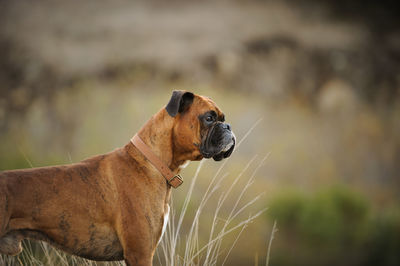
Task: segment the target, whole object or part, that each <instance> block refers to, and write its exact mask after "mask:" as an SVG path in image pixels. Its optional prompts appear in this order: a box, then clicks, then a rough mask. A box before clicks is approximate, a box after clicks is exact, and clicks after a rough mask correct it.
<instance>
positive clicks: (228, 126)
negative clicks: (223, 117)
mask: <svg viewBox="0 0 400 266" xmlns="http://www.w3.org/2000/svg"><path fill="white" fill-rule="evenodd" d="M222 127H223V129H227V130H229V131H231V125H229V124H228V123H225V124H223V126H222Z"/></svg>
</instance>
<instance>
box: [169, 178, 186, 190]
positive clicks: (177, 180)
mask: <svg viewBox="0 0 400 266" xmlns="http://www.w3.org/2000/svg"><path fill="white" fill-rule="evenodd" d="M182 183H183V179H182V177H181V176H180V175H174V176H173V177H172V178H171V179H169V180H168V184H169V185H171V186H172V187H173V188H177V187H179V186H180V185H182Z"/></svg>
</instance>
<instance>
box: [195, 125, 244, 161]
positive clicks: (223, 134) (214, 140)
mask: <svg viewBox="0 0 400 266" xmlns="http://www.w3.org/2000/svg"><path fill="white" fill-rule="evenodd" d="M235 144H236V137H235V134H233V132H232V130H231V127H230V125H229V124H227V123H222V122H217V123H216V124H215V125H214V126H212V127H211V128H210V130H209V131H208V134H207V135H206V136H205V137H204V138H203V141H202V144H201V147H200V151H201V153H202V155H203V157H204V158H211V157H212V158H213V159H214V160H215V161H221V160H222V159H225V158H228V157H229V156H230V155H231V154H232V152H233V150H234V148H235Z"/></svg>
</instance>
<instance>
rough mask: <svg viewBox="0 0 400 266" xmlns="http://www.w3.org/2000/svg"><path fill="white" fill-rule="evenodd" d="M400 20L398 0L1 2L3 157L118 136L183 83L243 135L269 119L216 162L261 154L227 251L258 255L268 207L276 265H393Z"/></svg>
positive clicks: (60, 159)
mask: <svg viewBox="0 0 400 266" xmlns="http://www.w3.org/2000/svg"><path fill="white" fill-rule="evenodd" d="M399 26H400V20H399V9H398V8H397V3H396V1H392V0H382V1H373V0H364V1H361V0H354V1H344V0H319V1H317V0H297V1H289V0H252V1H244V0H225V1H224V0H220V1H219V0H214V1H213V0H204V1H193V0H192V1H191V0H189V1H180V0H174V1H168V2H165V1H157V0H150V1H123V0H115V1H105V0H96V1H94V0H87V1H63V2H61V1H52V0H37V1H21V0H14V1H11V0H9V1H0V170H6V169H16V168H28V167H31V166H34V167H38V166H45V165H55V164H64V163H70V162H78V161H80V160H82V159H84V158H87V157H89V156H92V155H95V154H99V153H106V152H108V151H111V150H113V149H115V148H117V147H121V146H123V145H124V144H126V143H127V142H128V141H129V139H130V138H131V137H132V136H133V134H134V133H135V132H136V131H137V130H138V129H139V128H140V127H141V125H142V124H143V123H144V122H145V121H147V119H148V118H150V116H151V115H152V114H154V113H155V112H157V111H158V110H159V109H160V108H162V107H163V106H164V105H165V104H166V103H167V102H168V100H169V97H170V95H171V92H172V90H173V89H186V90H190V91H193V92H195V93H198V94H202V95H207V96H210V97H211V98H212V99H213V100H214V101H215V102H216V103H217V104H218V105H219V107H221V109H222V110H223V111H224V112H225V114H226V118H227V121H229V122H230V123H231V125H232V127H233V129H234V131H235V133H236V135H237V137H238V138H239V139H241V138H242V137H243V136H244V135H245V134H246V132H248V130H249V129H250V128H251V127H252V126H253V125H255V123H256V121H258V120H259V119H262V120H261V122H260V123H259V124H258V125H257V126H256V128H255V129H254V130H253V131H252V132H251V134H250V135H249V137H248V138H247V139H246V140H245V141H244V142H243V144H242V145H241V146H240V147H239V148H238V149H237V150H236V152H235V153H234V155H233V156H232V157H231V159H230V161H229V163H228V164H227V166H226V167H225V168H224V171H226V172H227V174H228V179H227V182H228V183H229V180H232V179H233V178H234V177H236V176H237V175H238V173H240V171H242V170H243V169H244V168H245V166H246V164H247V163H249V160H250V158H253V156H256V155H257V157H256V159H255V161H256V162H257V161H260V160H261V159H262V158H263V157H264V156H265V155H267V154H269V157H268V159H267V160H266V163H265V164H264V165H263V166H262V167H261V169H260V170H259V171H258V172H257V174H256V181H255V184H254V185H253V186H252V187H251V189H250V191H249V192H248V193H247V194H248V195H247V196H248V197H249V198H252V196H254V195H257V194H258V193H265V194H264V196H263V197H262V200H260V201H258V202H257V203H256V206H254V207H253V208H254V212H256V211H257V210H259V209H262V208H265V207H268V210H267V211H266V212H265V214H264V215H263V216H262V217H260V218H258V219H257V220H256V221H255V222H254V223H252V224H251V225H250V226H248V227H247V228H246V230H245V232H244V233H243V234H242V235H241V236H240V238H239V240H238V242H237V243H236V245H235V246H234V250H233V252H232V253H231V254H230V257H229V259H228V262H227V263H226V264H227V265H256V264H257V262H258V263H259V264H260V265H263V264H265V257H266V251H267V245H268V240H269V237H270V234H271V230H272V224H273V222H274V221H275V220H276V221H277V227H278V229H279V231H278V232H277V233H276V234H275V238H274V240H273V243H272V246H271V255H270V265H338V264H340V265H400V252H399V251H400V194H399V192H400V176H399V175H400V27H399ZM197 165H198V163H197V162H195V163H192V164H191V165H190V166H189V167H188V168H186V169H185V170H184V171H183V175H184V178H185V179H186V180H188V181H187V182H186V183H185V184H186V185H184V186H183V187H182V188H180V189H177V190H175V191H174V201H175V205H176V206H177V207H179V206H180V204H181V202H182V199H183V198H184V196H185V192H186V191H187V189H188V184H189V181H190V179H191V177H192V176H193V174H194V172H195V169H196V167H197ZM219 166H220V164H219V163H216V162H213V161H207V162H205V167H203V170H202V173H201V176H200V181H199V184H198V188H199V189H198V190H199V191H201V188H206V187H207V185H208V182H209V181H210V179H211V177H212V175H213V174H214V173H215V171H216V169H218V167H219ZM251 167H253V166H251ZM245 174H246V175H247V174H248V175H250V174H251V171H246V172H245ZM230 182H232V181H230ZM196 191H197V189H196ZM196 191H195V192H194V193H195V194H194V199H195V200H196V197H197V198H200V197H201V195H200V194H199V195H197V194H196V193H197V192H196ZM234 199H235V195H233V197H232V198H231V199H230V200H231V201H232V204H233V202H234ZM214 200H215V201H217V200H218V199H214ZM210 212H211V211H210ZM210 215H212V214H210ZM187 226H190V225H187ZM155 263H156V262H155Z"/></svg>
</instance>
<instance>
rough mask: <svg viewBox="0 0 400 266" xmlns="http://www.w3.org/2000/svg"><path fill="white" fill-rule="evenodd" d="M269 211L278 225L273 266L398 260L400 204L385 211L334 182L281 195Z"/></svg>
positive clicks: (386, 262)
mask: <svg viewBox="0 0 400 266" xmlns="http://www.w3.org/2000/svg"><path fill="white" fill-rule="evenodd" d="M267 214H268V217H269V218H270V219H276V220H277V222H278V228H279V237H278V240H277V244H276V245H278V247H275V248H274V250H275V253H273V255H272V258H271V262H272V264H273V265H322V264H323V265H337V264H339V265H388V266H389V265H398V263H399V262H400V253H399V252H398V251H399V250H400V215H399V214H400V206H399V205H397V206H395V207H393V208H388V209H385V210H384V211H381V210H380V208H377V207H375V206H373V203H372V202H371V201H370V200H368V199H367V198H366V197H365V196H363V195H362V194H360V193H358V192H355V191H352V190H351V189H349V188H347V187H344V186H336V187H333V188H329V189H323V190H320V191H318V192H316V193H315V194H312V195H308V194H306V193H303V192H299V191H290V192H286V193H283V194H281V195H279V196H277V197H276V198H274V199H273V200H272V201H271V204H270V209H269V211H268V212H267ZM344 254H346V255H344ZM310 262H312V263H310Z"/></svg>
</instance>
